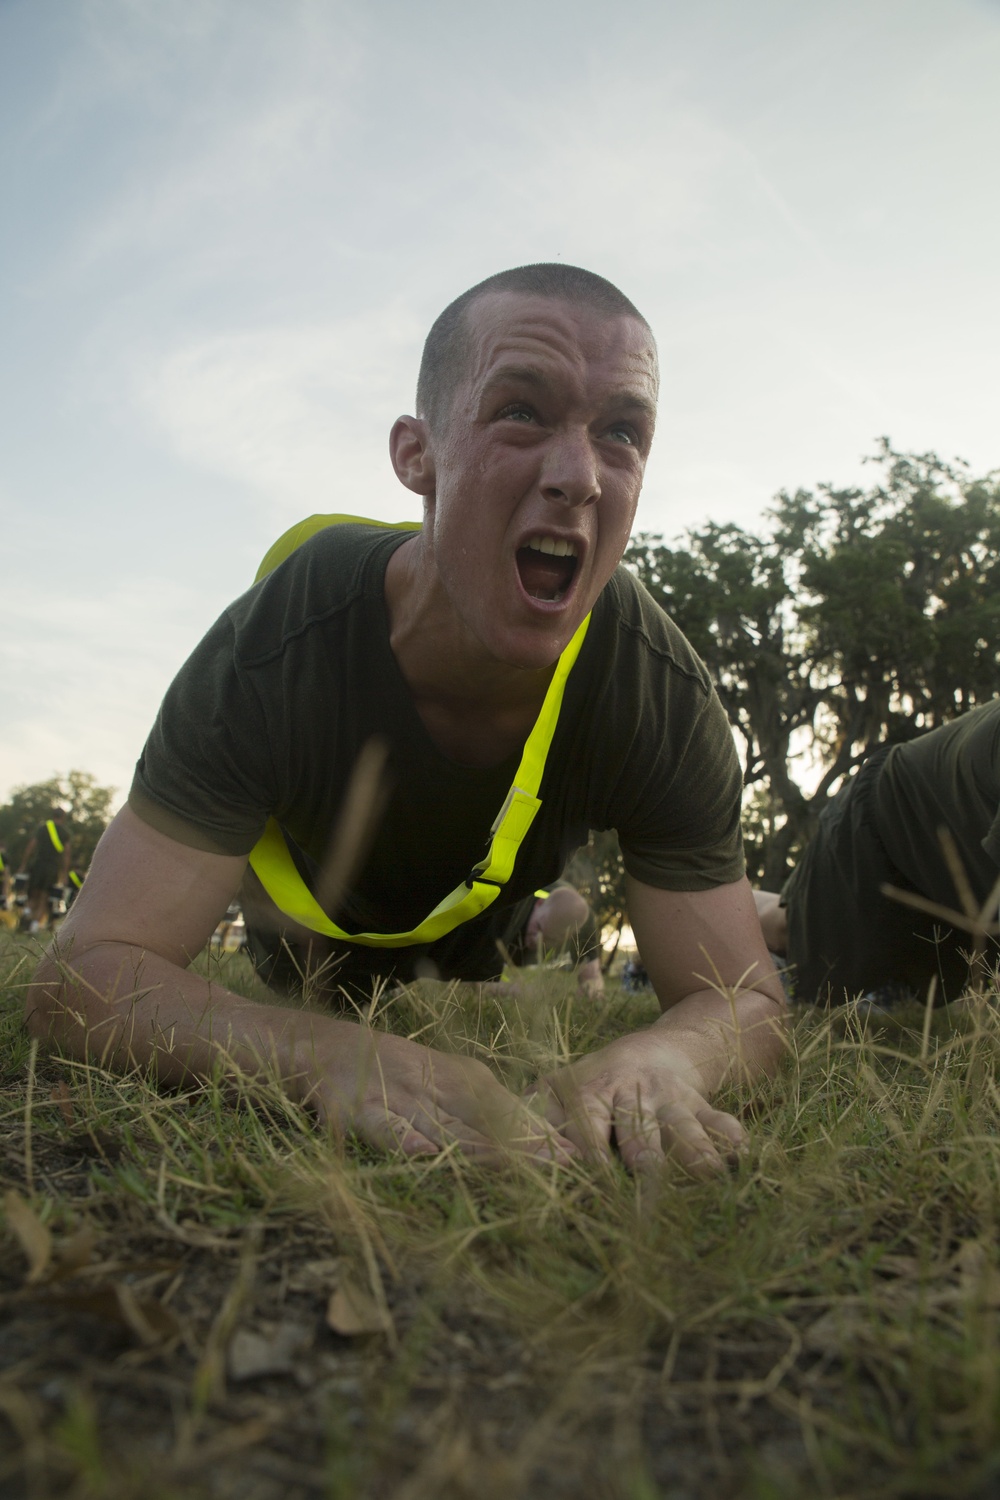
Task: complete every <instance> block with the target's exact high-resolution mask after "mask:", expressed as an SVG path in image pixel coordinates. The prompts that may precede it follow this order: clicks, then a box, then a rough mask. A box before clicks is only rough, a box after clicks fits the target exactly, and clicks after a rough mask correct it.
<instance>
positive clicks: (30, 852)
mask: <svg viewBox="0 0 1000 1500" xmlns="http://www.w3.org/2000/svg"><path fill="white" fill-rule="evenodd" d="M72 852H73V846H72V841H71V837H70V831H69V821H68V818H67V815H66V809H65V808H64V807H54V808H53V809H52V811H51V813H50V814H49V816H48V818H47V819H46V820H45V822H44V823H40V824H39V826H38V827H37V828H36V829H35V832H34V833H33V834H32V836H31V838H30V839H29V840H28V845H27V848H26V849H25V851H24V857H23V859H22V860H21V872H22V873H23V874H26V875H27V877H28V905H27V913H28V919H29V923H30V930H31V931H32V932H37V931H39V929H40V928H42V927H46V926H48V921H49V911H50V906H49V901H50V897H51V894H52V887H53V886H55V885H59V886H62V885H65V884H66V877H67V875H68V874H69V866H70V860H71V858H72Z"/></svg>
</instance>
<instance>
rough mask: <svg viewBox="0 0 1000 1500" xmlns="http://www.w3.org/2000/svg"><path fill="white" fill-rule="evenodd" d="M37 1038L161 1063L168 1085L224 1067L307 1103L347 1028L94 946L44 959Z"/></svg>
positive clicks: (37, 992) (98, 1054) (34, 993)
mask: <svg viewBox="0 0 1000 1500" xmlns="http://www.w3.org/2000/svg"><path fill="white" fill-rule="evenodd" d="M25 1011H26V1020H27V1024H28V1027H29V1030H30V1031H31V1032H32V1034H33V1035H34V1036H37V1037H39V1038H41V1039H49V1040H52V1041H54V1042H56V1043H58V1044H59V1045H60V1046H61V1047H62V1048H63V1049H64V1050H65V1051H67V1052H69V1053H70V1054H71V1055H73V1056H76V1057H81V1058H82V1057H90V1058H99V1059H100V1060H101V1061H102V1062H103V1063H104V1064H106V1065H108V1066H111V1067H115V1068H119V1069H121V1068H126V1067H130V1066H135V1065H139V1066H146V1065H148V1064H150V1063H155V1066H156V1069H157V1072H158V1074H159V1076H160V1077H161V1078H162V1079H164V1081H166V1082H170V1083H182V1082H184V1081H186V1080H188V1079H190V1078H205V1077H208V1076H210V1075H211V1074H212V1073H214V1072H217V1071H218V1069H219V1067H220V1065H221V1067H222V1068H223V1069H224V1070H226V1071H229V1072H231V1073H232V1074H234V1075H236V1074H237V1073H241V1074H247V1073H250V1074H258V1073H262V1072H266V1073H268V1074H270V1075H272V1076H275V1075H276V1076H277V1077H278V1078H279V1079H280V1081H281V1083H282V1086H283V1087H284V1088H285V1090H286V1092H287V1093H288V1094H289V1095H290V1096H291V1097H293V1098H296V1099H298V1100H300V1101H302V1100H304V1099H306V1098H307V1097H308V1095H309V1092H310V1089H311V1088H312V1087H313V1084H314V1080H315V1077H316V1068H315V1066H314V1059H315V1056H316V1053H317V1051H318V1050H319V1049H320V1048H321V1047H322V1046H323V1045H325V1046H327V1047H328V1046H329V1045H330V1043H331V1041H333V1040H334V1038H333V1037H332V1034H328V1033H332V1031H333V1030H335V1029H337V1028H343V1027H348V1028H350V1029H351V1031H352V1033H356V1032H357V1030H358V1028H357V1027H356V1026H355V1025H354V1023H352V1022H350V1021H345V1020H340V1019H339V1018H334V1017H328V1016H317V1015H314V1014H310V1013H308V1012H303V1011H294V1010H289V1009H286V1008H284V1007H283V1006H278V1005H266V1004H260V1003H258V1002H256V1001H251V1000H246V999H244V998H243V997H241V996H239V995H234V994H232V993H231V991H229V990H226V989H223V988H221V987H220V986H218V985H216V984H210V983H209V981H208V980H206V979H203V978H202V976H201V975H199V974H196V973H194V972H192V971H191V970H188V969H181V968H179V967H178V966H177V965H176V964H173V963H171V962H169V961H168V960H167V959H165V958H161V957H160V956H158V955H157V954H154V953H148V952H143V951H142V950H141V949H138V948H134V947H129V946H128V945H126V944H124V943H112V942H108V943H98V944H94V945H92V946H89V947H87V948H85V949H83V950H82V951H77V952H75V953H74V952H73V951H72V949H71V950H70V951H69V953H67V954H62V955H60V954H59V953H58V952H57V951H56V950H55V949H53V950H50V952H49V954H48V955H46V957H45V958H44V959H43V960H42V963H41V964H40V965H39V968H38V970H37V972H36V974H35V978H34V982H33V983H32V985H31V986H30V988H29V992H28V998H27V1002H26V1007H25Z"/></svg>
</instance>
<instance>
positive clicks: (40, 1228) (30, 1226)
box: [4, 1188, 52, 1286]
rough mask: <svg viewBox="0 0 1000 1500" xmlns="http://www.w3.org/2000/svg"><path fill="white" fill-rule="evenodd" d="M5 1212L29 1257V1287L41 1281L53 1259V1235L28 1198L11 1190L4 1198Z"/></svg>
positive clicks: (27, 1277)
mask: <svg viewBox="0 0 1000 1500" xmlns="http://www.w3.org/2000/svg"><path fill="white" fill-rule="evenodd" d="M4 1212H5V1213H6V1215H7V1224H8V1226H9V1227H10V1229H11V1231H12V1232H13V1233H14V1234H15V1235H16V1236H17V1239H18V1242H19V1243H20V1246H21V1249H22V1250H23V1251H24V1253H25V1255H26V1256H27V1257H28V1274H27V1276H26V1277H25V1281H26V1282H27V1283H28V1285H29V1286H33V1285H34V1284H35V1283H36V1282H38V1281H41V1279H42V1277H43V1276H44V1275H45V1272H46V1271H47V1270H48V1268H49V1262H50V1261H51V1259H52V1235H51V1234H50V1233H49V1230H48V1228H47V1227H46V1225H44V1224H43V1223H42V1221H41V1219H40V1218H39V1217H38V1215H37V1214H36V1213H35V1210H34V1209H33V1208H32V1207H31V1205H30V1203H29V1202H28V1201H27V1199H26V1198H22V1197H21V1194H20V1193H19V1192H18V1191H17V1190H16V1189H15V1188H11V1189H10V1191H9V1192H8V1193H6V1194H5V1196H4Z"/></svg>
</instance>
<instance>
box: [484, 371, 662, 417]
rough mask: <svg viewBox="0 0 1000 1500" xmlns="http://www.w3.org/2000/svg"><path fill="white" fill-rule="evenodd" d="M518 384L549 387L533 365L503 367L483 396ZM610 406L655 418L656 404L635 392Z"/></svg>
mask: <svg viewBox="0 0 1000 1500" xmlns="http://www.w3.org/2000/svg"><path fill="white" fill-rule="evenodd" d="M508 383H511V384H519V385H531V386H534V387H535V388H536V390H544V389H545V388H546V387H547V386H548V385H549V380H548V377H547V376H545V375H543V374H542V372H541V370H537V369H535V367H534V366H533V365H504V366H503V367H502V368H501V369H499V370H497V371H496V373H495V374H493V375H491V376H490V377H489V379H488V380H486V381H485V382H484V384H483V394H484V395H485V394H487V393H488V392H490V391H492V390H493V389H494V388H495V387H496V386H498V385H507V384H508ZM609 405H611V406H617V407H627V408H629V409H631V410H633V411H641V412H645V413H646V415H647V416H650V417H655V416H656V402H655V401H651V400H650V399H649V397H648V396H641V395H639V393H638V392H637V391H622V392H621V393H620V395H617V396H615V397H614V399H613V400H612V401H611V402H609Z"/></svg>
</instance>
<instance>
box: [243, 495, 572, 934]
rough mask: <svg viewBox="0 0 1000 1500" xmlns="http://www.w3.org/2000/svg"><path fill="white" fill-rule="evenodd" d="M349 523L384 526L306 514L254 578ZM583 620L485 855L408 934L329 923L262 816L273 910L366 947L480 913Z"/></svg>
mask: <svg viewBox="0 0 1000 1500" xmlns="http://www.w3.org/2000/svg"><path fill="white" fill-rule="evenodd" d="M351 521H353V522H355V523H356V524H361V525H365V526H385V525H386V524H387V523H386V522H384V521H366V520H364V519H363V518H362V517H360V516H344V515H331V516H310V517H309V519H308V520H306V521H302V522H300V523H299V525H298V526H293V527H292V528H291V529H290V530H289V531H286V532H285V534H284V536H282V537H279V539H278V540H277V542H275V544H274V546H273V547H272V548H271V550H270V552H268V554H267V556H266V557H265V558H264V561H263V562H262V563H261V566H260V569H259V570H258V573H257V579H258V581H259V580H260V579H261V578H263V577H264V575H265V574H266V573H268V572H270V571H271V569H272V568H275V567H277V565H278V563H280V562H283V561H284V559H285V558H286V557H288V556H290V555H291V553H292V552H294V551H295V548H296V547H298V546H301V544H302V543H303V542H304V541H306V540H307V539H308V538H309V537H310V536H313V535H314V534H315V533H316V532H317V531H321V530H323V528H324V527H325V526H336V525H338V524H340V523H341V522H351ZM394 529H396V530H414V531H416V530H419V529H420V528H419V526H418V525H416V524H415V523H413V522H403V523H400V524H399V525H397V526H396V527H395V528H394ZM589 624H590V615H588V616H587V618H586V619H585V620H584V621H583V623H582V624H581V625H580V627H579V629H578V630H577V632H576V634H575V635H574V636H573V639H572V640H571V641H570V643H569V645H568V646H567V647H566V649H565V651H564V652H563V653H562V655H561V656H560V658H559V660H558V662H557V663H556V669H555V672H554V673H553V676H552V681H551V682H550V683H549V687H548V691H547V692H546V694H545V701H544V702H543V704H542V707H541V712H540V713H539V715H538V718H537V719H536V720H535V724H534V728H533V729H532V731H531V733H530V734H529V735H528V738H527V740H526V741H525V745H524V750H523V752H522V754H521V763H520V765H519V766H518V768H517V771H516V773H515V776H514V782H513V785H512V786H511V789H510V791H509V792H508V793H507V796H506V797H505V799H504V803H503V806H502V807H501V809H500V811H499V812H498V813H497V815H496V817H495V818H494V820H493V827H492V828H491V830H490V834H491V837H490V842H489V846H488V848H487V851H486V854H485V856H484V857H483V858H482V859H481V860H480V861H479V863H478V864H477V865H475V866H474V868H473V870H472V872H471V874H470V875H469V878H468V880H466V881H463V883H462V884H461V885H458V886H456V887H455V889H454V890H453V891H451V892H450V894H449V895H447V896H445V898H444V900H443V901H439V902H438V904H437V906H435V908H434V910H433V911H432V912H431V913H430V914H429V915H428V916H426V917H425V918H424V920H423V921H422V922H420V923H419V924H418V925H417V926H416V927H414V928H413V930H412V932H345V931H344V930H343V929H342V928H340V927H338V926H337V925H336V923H334V922H331V921H330V918H329V917H328V916H327V914H326V912H325V911H324V910H323V908H322V907H321V906H320V904H319V902H318V901H317V900H316V898H315V896H314V895H313V894H312V892H311V891H310V889H309V887H308V886H307V885H306V883H305V881H304V880H303V879H302V876H301V875H300V874H299V872H298V869H297V868H296V866H295V862H294V860H293V859H292V856H291V854H290V852H289V849H288V845H287V844H286V842H285V836H284V834H283V833H282V831H281V828H280V827H279V825H278V823H277V822H276V820H275V819H274V818H268V820H267V826H266V827H265V829H264V832H263V834H262V835H261V837H260V838H259V839H258V841H257V843H256V844H255V845H254V847H253V849H252V850H251V851H250V864H251V866H252V868H253V870H254V872H255V874H256V876H257V878H258V880H259V881H260V883H261V885H262V886H263V887H264V889H265V891H266V892H267V894H268V895H269V896H270V898H271V900H272V901H273V902H274V904H275V906H277V908H278V910H279V911H282V912H284V914H285V916H286V917H291V918H292V919H293V921H296V922H299V923H301V925H302V926H303V927H308V928H309V929H310V931H312V932H321V933H324V934H325V935H326V936H327V937H332V938H338V939H340V940H341V941H342V942H347V943H359V944H360V945H361V946H362V947H366V948H406V947H409V946H410V945H411V944H416V943H433V942H436V940H437V939H438V938H440V937H444V936H445V934H446V933H449V932H453V931H454V929H455V928H456V927H458V926H460V925H461V924H462V923H463V922H468V921H471V919H472V918H473V917H477V916H478V915H479V913H480V912H482V911H485V910H486V908H487V907H488V906H490V905H491V904H492V903H493V902H494V901H495V900H496V898H497V896H499V894H500V891H501V889H502V887H503V886H504V885H505V884H506V883H507V881H508V880H509V879H510V877H511V875H512V873H513V870H514V861H515V859H516V858H517V852H518V850H519V849H520V847H521V844H522V843H523V842H524V838H525V836H526V834H527V832H528V829H529V828H530V827H531V825H532V823H533V821H534V818H535V814H536V813H537V812H538V809H539V808H540V807H541V805H542V804H541V802H540V800H539V798H538V788H539V786H540V785H541V780H542V773H543V772H544V770H545V761H546V758H547V756H548V753H549V747H550V745H551V744H552V739H553V736H554V734H555V732H556V725H557V723H558V722H559V710H560V708H561V707H562V700H563V692H564V691H565V687H566V679H567V678H568V677H569V674H570V671H571V670H572V667H573V663H574V662H575V661H576V659H577V657H578V656H579V654H580V647H581V646H582V645H583V640H584V637H585V636H586V634H587V627H588V625H589Z"/></svg>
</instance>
